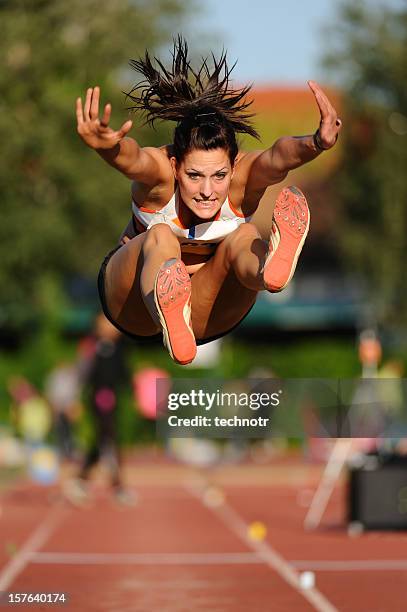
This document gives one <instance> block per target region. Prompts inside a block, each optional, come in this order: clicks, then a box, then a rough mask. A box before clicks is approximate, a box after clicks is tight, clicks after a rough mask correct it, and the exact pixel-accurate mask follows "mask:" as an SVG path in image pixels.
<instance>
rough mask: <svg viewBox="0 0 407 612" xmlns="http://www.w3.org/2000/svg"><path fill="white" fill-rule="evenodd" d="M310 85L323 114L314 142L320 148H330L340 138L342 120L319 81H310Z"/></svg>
mask: <svg viewBox="0 0 407 612" xmlns="http://www.w3.org/2000/svg"><path fill="white" fill-rule="evenodd" d="M308 86H309V88H310V90H311V91H312V93H313V94H314V96H315V100H316V103H317V104H318V108H319V112H320V115H321V121H320V123H319V128H318V130H317V131H316V134H315V136H314V142H315V143H316V146H317V148H319V149H330V148H331V147H333V146H334V144H335V143H336V141H337V140H338V135H339V132H340V130H341V127H342V121H341V120H340V119H339V118H338V115H337V113H336V110H335V109H334V107H333V106H332V104H331V103H330V101H329V100H328V98H327V96H326V95H325V94H324V92H323V91H322V89H321V88H320V86H319V85H318V83H316V82H315V81H308Z"/></svg>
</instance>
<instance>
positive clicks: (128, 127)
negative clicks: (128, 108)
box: [118, 119, 133, 138]
mask: <svg viewBox="0 0 407 612" xmlns="http://www.w3.org/2000/svg"><path fill="white" fill-rule="evenodd" d="M132 125H133V121H132V120H131V119H129V120H128V121H126V122H125V123H123V125H122V127H121V128H120V130H119V131H118V136H119V137H120V138H123V136H125V135H126V134H128V132H130V130H131V128H132Z"/></svg>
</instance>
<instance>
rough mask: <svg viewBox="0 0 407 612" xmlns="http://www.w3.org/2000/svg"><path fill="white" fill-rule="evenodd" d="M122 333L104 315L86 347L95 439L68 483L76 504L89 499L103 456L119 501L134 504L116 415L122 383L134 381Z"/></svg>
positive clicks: (84, 367)
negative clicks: (122, 470) (123, 469)
mask: <svg viewBox="0 0 407 612" xmlns="http://www.w3.org/2000/svg"><path fill="white" fill-rule="evenodd" d="M121 338H122V336H121V334H120V332H119V331H117V329H116V328H115V327H113V325H111V323H109V321H108V320H107V319H106V318H105V316H104V315H103V314H99V315H98V316H97V317H96V320H95V327H94V334H93V337H92V338H90V339H88V340H87V341H86V343H85V344H84V346H86V351H85V352H84V354H83V359H84V363H82V374H83V376H84V388H85V396H86V398H87V403H88V404H89V407H90V409H91V412H92V416H93V420H94V427H95V431H94V433H95V438H94V441H93V444H92V445H91V447H90V448H89V450H88V452H87V454H86V456H85V459H84V461H83V464H82V466H81V469H80V473H79V479H77V480H74V481H71V482H69V483H67V486H66V487H65V493H66V494H67V496H68V497H69V498H70V499H71V501H73V502H76V503H81V502H85V501H86V500H87V498H88V494H89V491H88V487H87V486H86V485H87V481H88V479H89V475H90V471H91V469H92V468H93V466H95V465H96V463H98V462H99V460H100V459H103V460H104V461H105V462H106V464H107V466H108V468H109V472H110V478H111V484H112V487H113V491H114V495H115V497H116V499H117V500H118V501H119V502H122V503H131V502H132V496H131V495H130V493H129V492H128V491H126V490H125V489H124V487H123V483H122V478H121V473H120V463H121V462H120V450H119V445H118V439H117V427H116V417H117V408H118V397H119V390H120V387H121V386H122V384H123V383H128V384H129V385H130V384H131V381H130V375H129V373H128V371H127V368H126V365H125V360H124V354H123V346H122V341H121Z"/></svg>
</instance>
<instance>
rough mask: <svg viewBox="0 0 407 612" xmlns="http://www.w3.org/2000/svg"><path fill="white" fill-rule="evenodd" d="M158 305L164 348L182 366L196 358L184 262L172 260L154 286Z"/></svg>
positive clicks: (158, 276)
mask: <svg viewBox="0 0 407 612" xmlns="http://www.w3.org/2000/svg"><path fill="white" fill-rule="evenodd" d="M154 301H155V305H156V308H157V312H158V316H159V318H160V323H161V326H162V329H163V340H164V345H165V346H166V347H167V349H168V351H169V353H170V355H171V357H172V359H173V360H174V361H176V362H177V363H179V364H181V365H186V364H188V363H191V361H193V360H194V358H195V356H196V342H195V336H194V333H193V331H192V328H191V325H190V318H191V305H190V304H191V279H190V277H189V274H188V272H187V270H186V268H185V265H184V263H183V262H182V261H181V260H180V259H168V260H167V261H166V262H164V263H163V264H162V266H161V268H160V269H159V271H158V273H157V276H156V279H155V283H154Z"/></svg>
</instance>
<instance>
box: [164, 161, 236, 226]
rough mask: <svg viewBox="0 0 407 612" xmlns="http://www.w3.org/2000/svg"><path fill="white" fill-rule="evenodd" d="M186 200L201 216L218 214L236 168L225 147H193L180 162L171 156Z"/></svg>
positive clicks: (186, 203)
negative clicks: (202, 148)
mask: <svg viewBox="0 0 407 612" xmlns="http://www.w3.org/2000/svg"><path fill="white" fill-rule="evenodd" d="M171 165H172V168H173V171H174V176H175V178H176V180H177V181H178V187H179V191H180V195H181V198H182V201H183V202H184V204H185V205H186V206H187V207H188V208H189V209H190V210H191V211H192V212H193V213H194V214H195V215H196V216H197V217H200V218H201V219H211V218H212V217H213V216H215V215H216V213H217V212H218V210H219V209H220V207H221V206H222V204H223V202H224V201H225V200H226V197H227V195H228V192H229V187H230V182H231V180H232V176H233V168H232V165H231V163H230V159H229V155H228V152H227V151H226V150H225V149H211V150H210V151H205V150H201V149H194V150H193V151H191V152H190V153H187V154H186V155H185V157H184V158H183V160H182V161H181V162H180V163H177V161H176V160H175V157H172V158H171Z"/></svg>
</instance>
